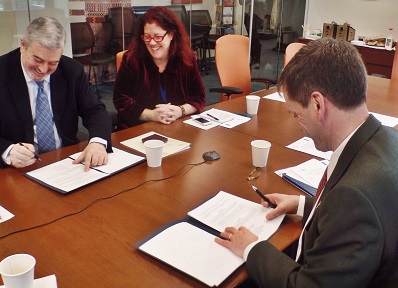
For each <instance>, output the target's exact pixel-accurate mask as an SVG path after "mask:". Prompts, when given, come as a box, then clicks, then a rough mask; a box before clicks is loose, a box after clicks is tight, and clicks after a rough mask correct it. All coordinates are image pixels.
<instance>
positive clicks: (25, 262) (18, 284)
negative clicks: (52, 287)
mask: <svg viewBox="0 0 398 288" xmlns="http://www.w3.org/2000/svg"><path fill="white" fill-rule="evenodd" d="M35 265H36V260H35V258H34V257H33V256H31V255H28V254H15V255H11V256H8V257H7V258H5V259H3V261H1V262H0V274H1V278H2V279H3V282H4V286H5V287H6V288H22V287H23V288H33V279H34V268H35Z"/></svg>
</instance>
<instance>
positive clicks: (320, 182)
mask: <svg viewBox="0 0 398 288" xmlns="http://www.w3.org/2000/svg"><path fill="white" fill-rule="evenodd" d="M327 172H328V168H327V167H326V169H325V173H323V176H322V179H321V181H319V185H318V189H317V190H316V194H315V198H314V203H313V204H312V205H315V203H316V201H317V200H318V198H319V195H321V192H322V190H323V189H325V186H326V182H328V180H327V174H328V173H327Z"/></svg>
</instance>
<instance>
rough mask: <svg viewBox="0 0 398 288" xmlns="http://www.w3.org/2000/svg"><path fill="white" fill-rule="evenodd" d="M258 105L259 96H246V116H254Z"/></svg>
mask: <svg viewBox="0 0 398 288" xmlns="http://www.w3.org/2000/svg"><path fill="white" fill-rule="evenodd" d="M259 103H260V97H259V96H255V95H247V96H246V107H247V114H250V115H256V114H257V110H258V104H259Z"/></svg>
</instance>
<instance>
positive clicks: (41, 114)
mask: <svg viewBox="0 0 398 288" xmlns="http://www.w3.org/2000/svg"><path fill="white" fill-rule="evenodd" d="M43 82H44V81H40V82H36V84H37V86H38V87H39V89H38V90H37V100H36V136H37V144H38V148H39V154H41V153H45V152H48V151H52V150H55V148H56V147H55V138H54V129H53V117H52V115H51V109H50V105H49V102H48V98H47V95H46V92H45V91H44V89H43Z"/></svg>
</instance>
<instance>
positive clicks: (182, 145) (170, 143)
mask: <svg viewBox="0 0 398 288" xmlns="http://www.w3.org/2000/svg"><path fill="white" fill-rule="evenodd" d="M152 134H158V135H161V136H163V137H166V138H167V142H166V143H165V144H164V146H163V153H162V157H166V156H169V155H171V154H174V153H177V152H180V151H183V150H185V149H189V148H190V146H191V143H188V142H184V141H180V140H177V139H173V138H170V137H167V136H164V135H162V134H159V133H155V132H153V131H151V132H148V133H145V134H142V135H140V136H137V137H134V138H131V139H128V140H125V141H122V142H120V144H122V145H124V146H127V147H129V148H131V149H134V150H137V151H139V152H141V153H143V154H145V146H144V143H142V139H143V138H145V137H148V136H150V135H152Z"/></svg>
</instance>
